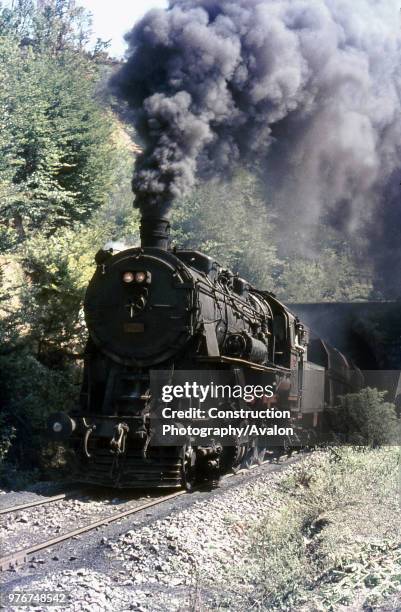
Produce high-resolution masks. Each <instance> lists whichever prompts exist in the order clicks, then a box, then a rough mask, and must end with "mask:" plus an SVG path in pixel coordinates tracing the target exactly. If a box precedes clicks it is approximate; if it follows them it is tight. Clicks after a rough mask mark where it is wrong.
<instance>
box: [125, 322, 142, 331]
mask: <svg viewBox="0 0 401 612" xmlns="http://www.w3.org/2000/svg"><path fill="white" fill-rule="evenodd" d="M124 331H125V333H126V334H143V332H144V331H145V325H144V324H143V323H125V325H124Z"/></svg>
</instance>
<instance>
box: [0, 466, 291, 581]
mask: <svg viewBox="0 0 401 612" xmlns="http://www.w3.org/2000/svg"><path fill="white" fill-rule="evenodd" d="M282 458H283V459H284V460H285V458H286V457H285V456H284V457H282ZM288 458H289V457H287V459H288ZM263 464H271V461H269V460H267V461H264V462H263ZM263 464H262V465H263ZM258 467H261V466H260V465H253V466H251V467H249V468H246V469H241V470H239V471H238V472H236V473H231V474H226V475H225V476H224V477H223V478H222V480H226V479H228V478H233V477H234V476H236V475H238V474H241V473H246V472H249V471H250V470H254V469H256V468H258ZM79 492H81V491H79ZM76 494H77V491H69V492H67V493H61V494H59V495H54V496H52V497H49V498H48V499H46V500H44V501H43V500H42V501H35V502H30V503H26V504H21V505H19V506H14V507H10V508H5V509H2V510H1V511H0V514H7V513H12V512H17V511H18V510H25V509H28V508H33V507H38V506H41V505H47V504H51V503H53V502H56V501H60V500H63V499H67V498H69V497H72V496H73V495H76ZM185 494H187V491H186V490H180V491H176V492H174V493H170V494H168V495H163V496H162V497H160V498H157V499H155V500H152V501H149V502H146V503H141V504H139V505H136V506H134V507H130V508H128V509H126V510H123V511H121V512H117V513H114V514H112V515H110V516H108V517H103V518H101V519H98V520H96V521H92V522H91V523H88V524H87V525H85V526H83V527H79V528H77V529H73V530H72V531H67V532H66V533H64V534H61V535H58V536H56V537H53V538H49V539H48V540H45V541H43V542H39V543H37V544H33V545H32V546H28V547H26V548H23V549H21V550H17V551H14V552H12V553H9V554H7V555H5V556H4V557H0V571H1V572H3V571H6V570H9V569H13V568H14V567H16V566H17V565H21V564H23V563H26V562H27V561H28V559H29V557H30V556H32V555H33V554H35V553H37V552H39V551H41V550H45V549H47V548H51V547H52V546H55V545H56V544H60V543H61V542H65V541H67V540H70V539H71V538H74V537H76V536H79V535H82V534H84V533H87V532H89V531H92V530H94V529H97V528H98V527H103V526H105V525H108V524H110V523H113V522H115V521H118V520H121V519H123V518H126V517H128V516H131V515H133V514H137V513H139V512H141V511H143V510H146V509H148V508H152V507H154V506H157V505H159V504H162V503H164V502H166V501H169V500H172V499H175V498H177V497H180V496H181V495H185Z"/></svg>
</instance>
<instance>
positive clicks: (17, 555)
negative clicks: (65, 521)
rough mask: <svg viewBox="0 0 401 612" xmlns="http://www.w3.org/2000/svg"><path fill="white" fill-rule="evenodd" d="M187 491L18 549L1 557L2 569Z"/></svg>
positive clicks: (0, 565) (10, 567)
mask: <svg viewBox="0 0 401 612" xmlns="http://www.w3.org/2000/svg"><path fill="white" fill-rule="evenodd" d="M186 493H187V492H186V491H185V490H181V491H177V492H176V493H172V494H170V495H165V496H164V497H162V498H161V499H157V500H154V501H151V502H147V503H146V504H142V505H140V506H135V507H134V508H129V509H128V510H124V511H123V512H118V513H116V514H113V515H111V516H108V517H105V518H102V519H99V520H97V521H94V522H93V523H90V524H89V525H86V526H85V527H79V528H78V529H74V530H73V531H68V532H67V533H64V534H63V535H60V536H57V537H55V538H51V539H50V540H46V541H45V542H40V543H38V544H34V545H33V546H29V547H28V548H24V549H22V550H18V551H16V552H14V553H11V554H9V555H6V556H5V557H1V558H0V571H5V570H8V569H12V568H13V567H15V566H16V565H18V564H19V563H25V562H26V561H27V560H28V557H29V556H30V555H33V554H34V553H36V552H39V551H40V550H44V549H45V548H50V547H51V546H55V545H56V544H59V543H60V542H64V541H66V540H70V539H71V538H73V537H76V536H78V535H81V534H83V533H86V532H88V531H92V530H93V529H96V528H97V527H102V526H103V525H108V524H109V523H113V522H114V521H118V520H120V519H122V518H125V517H127V516H129V515H130V514H136V513H137V512H141V511H142V510H146V509H147V508H152V506H157V505H158V504H161V503H163V502H166V501H169V500H170V499H174V498H175V497H179V496H180V495H185V494H186Z"/></svg>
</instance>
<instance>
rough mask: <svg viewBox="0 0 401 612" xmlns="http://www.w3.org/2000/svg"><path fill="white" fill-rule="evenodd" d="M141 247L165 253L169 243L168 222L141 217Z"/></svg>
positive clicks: (161, 218) (156, 218)
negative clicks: (160, 250)
mask: <svg viewBox="0 0 401 612" xmlns="http://www.w3.org/2000/svg"><path fill="white" fill-rule="evenodd" d="M140 232H141V246H142V248H144V249H145V248H149V247H150V248H155V249H162V250H163V251H167V249H168V247H169V243H170V222H169V221H168V219H164V218H163V217H142V219H141V229H140Z"/></svg>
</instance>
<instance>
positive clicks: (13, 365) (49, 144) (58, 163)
mask: <svg viewBox="0 0 401 612" xmlns="http://www.w3.org/2000/svg"><path fill="white" fill-rule="evenodd" d="M89 38H90V16H89V15H88V14H87V13H86V12H85V10H84V9H82V8H80V7H79V6H77V5H76V3H75V0H15V1H14V2H13V4H12V8H7V7H5V6H2V5H1V3H0V83H1V85H0V213H1V221H0V281H1V283H0V407H1V414H0V466H1V463H2V462H4V460H5V458H6V456H8V459H9V460H10V461H11V462H12V463H13V464H15V465H17V466H20V467H25V468H26V467H27V466H31V465H38V463H40V462H41V461H42V459H43V439H42V438H41V436H40V433H39V432H40V430H41V428H42V426H43V424H44V422H45V420H46V416H47V414H49V413H50V412H52V411H54V410H58V409H61V408H62V409H68V407H69V406H71V405H72V404H73V402H74V401H75V398H76V393H77V388H78V383H79V377H80V364H81V362H80V360H79V356H80V354H81V353H82V349H83V346H84V343H85V327H84V322H83V316H82V307H81V306H82V298H83V294H84V290H85V286H86V284H87V282H88V279H89V278H90V276H91V274H92V271H93V255H94V253H95V252H96V251H97V249H98V248H99V247H101V246H103V245H104V244H105V243H106V242H107V241H109V240H117V241H120V242H121V241H126V242H127V243H131V244H132V243H136V242H137V239H138V217H137V212H134V211H133V210H132V194H131V191H130V179H131V174H132V165H133V160H134V156H135V151H136V150H137V147H136V145H134V143H133V134H132V132H131V130H130V127H129V126H128V125H126V124H125V123H124V122H123V120H122V119H121V117H123V116H124V113H123V112H120V110H121V109H119V108H118V104H117V103H116V102H115V101H113V104H111V100H110V94H109V93H108V92H107V87H106V83H107V80H108V77H109V74H110V71H111V70H113V65H114V63H113V61H112V60H111V59H110V58H109V57H108V56H107V45H105V44H104V43H102V41H98V43H97V45H96V46H95V48H93V49H90V48H89V46H88V40H89ZM116 109H117V112H116ZM278 214H279V213H278V212H277V211H273V210H272V209H271V208H270V207H269V202H268V201H267V196H266V194H265V193H264V192H263V190H262V188H261V186H260V184H259V182H258V180H257V178H256V177H255V176H254V175H251V174H249V173H248V172H245V171H242V172H239V173H237V174H236V175H235V176H234V177H233V178H232V180H230V181H225V182H221V183H219V182H216V181H213V182H209V183H204V184H202V185H200V186H199V187H198V188H197V190H196V191H195V192H194V193H193V194H192V196H191V197H188V198H187V199H185V200H182V201H181V202H177V204H176V206H175V209H174V212H173V216H172V222H173V227H174V240H175V241H176V243H177V244H178V245H180V246H183V247H195V248H196V249H198V250H203V251H205V252H207V253H209V254H210V255H211V256H213V257H215V258H216V259H217V260H218V261H219V262H220V263H222V264H223V265H226V266H228V267H230V268H232V269H233V270H234V271H236V272H239V273H240V274H241V275H242V276H244V277H246V278H247V279H249V280H250V281H251V282H253V283H255V284H256V285H258V286H260V287H263V288H266V289H271V290H274V291H276V293H278V294H279V296H280V297H281V298H283V299H284V300H292V301H296V300H299V301H303V300H305V301H316V300H325V301H330V300H353V299H358V298H366V297H368V295H369V292H370V279H369V270H368V269H366V270H365V272H364V269H365V268H364V267H363V265H362V264H361V262H360V261H358V258H357V254H356V249H354V248H353V246H352V245H349V244H344V243H343V241H342V240H341V239H340V237H339V236H335V235H333V233H332V232H331V233H329V232H328V231H327V230H326V229H325V228H324V226H322V227H319V228H316V231H315V233H314V238H313V239H311V238H310V237H308V239H307V240H306V239H305V237H302V236H294V235H291V236H287V235H285V234H284V233H283V230H282V229H281V228H280V227H279V225H278V223H277V215H278ZM292 225H293V224H292ZM306 242H308V249H306V248H305V243H306ZM361 278H364V279H365V280H363V282H361ZM28 449H29V450H28Z"/></svg>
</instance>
